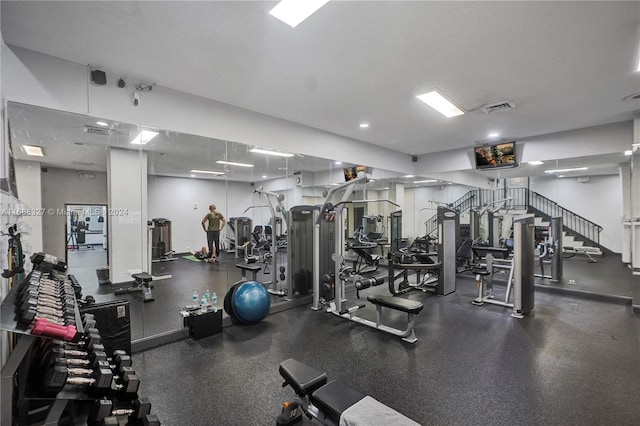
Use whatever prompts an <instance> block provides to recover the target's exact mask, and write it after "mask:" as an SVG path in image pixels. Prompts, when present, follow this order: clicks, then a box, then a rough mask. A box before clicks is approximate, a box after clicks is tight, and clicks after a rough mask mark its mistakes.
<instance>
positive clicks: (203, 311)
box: [200, 296, 207, 314]
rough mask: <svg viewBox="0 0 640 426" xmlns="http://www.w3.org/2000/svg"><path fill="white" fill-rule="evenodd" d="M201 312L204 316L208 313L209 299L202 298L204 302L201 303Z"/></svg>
mask: <svg viewBox="0 0 640 426" xmlns="http://www.w3.org/2000/svg"><path fill="white" fill-rule="evenodd" d="M200 312H202V313H203V314H204V313H205V312H207V298H206V297H204V296H202V300H201V301H200Z"/></svg>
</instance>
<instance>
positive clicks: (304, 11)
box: [269, 0, 329, 28]
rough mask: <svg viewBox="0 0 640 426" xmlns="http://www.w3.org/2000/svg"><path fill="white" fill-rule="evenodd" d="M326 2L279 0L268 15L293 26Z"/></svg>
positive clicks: (327, 0)
mask: <svg viewBox="0 0 640 426" xmlns="http://www.w3.org/2000/svg"><path fill="white" fill-rule="evenodd" d="M328 2H329V0H304V1H300V0H281V1H280V3H278V4H277V5H276V6H275V7H274V8H273V9H271V10H270V11H269V15H271V16H273V17H275V18H277V19H279V20H281V21H282V22H284V23H285V24H287V25H289V26H290V27H292V28H295V27H296V26H297V25H298V24H299V23H300V22H302V21H304V20H305V19H307V18H308V17H309V16H311V15H312V14H313V13H314V12H315V11H316V10H318V9H320V8H321V7H322V6H324V5H325V4H327V3H328Z"/></svg>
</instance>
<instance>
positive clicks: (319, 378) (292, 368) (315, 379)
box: [279, 358, 327, 396]
mask: <svg viewBox="0 0 640 426" xmlns="http://www.w3.org/2000/svg"><path fill="white" fill-rule="evenodd" d="M279 371H280V375H281V376H282V377H283V378H284V381H285V384H288V385H291V387H292V388H293V390H294V391H295V392H296V394H298V395H300V396H307V395H308V394H310V393H312V392H313V391H315V390H316V389H318V388H319V387H321V386H322V385H324V384H325V383H327V373H324V372H322V371H320V370H316V369H315V368H313V367H309V366H308V365H305V364H303V363H301V362H300V361H296V360H295V359H293V358H289V359H287V360H284V361H282V362H281V363H280V369H279ZM283 386H284V385H283Z"/></svg>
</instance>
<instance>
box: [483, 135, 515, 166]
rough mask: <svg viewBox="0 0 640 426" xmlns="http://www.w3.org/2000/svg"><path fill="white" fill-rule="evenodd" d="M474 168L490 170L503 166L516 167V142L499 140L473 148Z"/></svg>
mask: <svg viewBox="0 0 640 426" xmlns="http://www.w3.org/2000/svg"><path fill="white" fill-rule="evenodd" d="M475 157H476V169H477V170H491V169H498V168H503V167H516V166H517V165H518V163H517V161H516V143H515V142H501V143H498V144H495V145H484V146H480V147H476V148H475Z"/></svg>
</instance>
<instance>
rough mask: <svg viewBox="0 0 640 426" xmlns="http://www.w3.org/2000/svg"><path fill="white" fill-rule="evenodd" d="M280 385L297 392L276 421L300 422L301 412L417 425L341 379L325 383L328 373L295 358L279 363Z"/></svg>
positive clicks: (328, 418)
mask: <svg viewBox="0 0 640 426" xmlns="http://www.w3.org/2000/svg"><path fill="white" fill-rule="evenodd" d="M279 372H280V375H281V376H282V377H283V378H284V383H283V384H282V387H286V386H291V388H293V390H294V391H295V393H296V397H294V399H293V400H292V401H288V402H285V403H284V404H283V408H282V413H281V414H280V416H278V419H277V422H276V424H278V425H290V424H294V423H297V422H299V421H300V420H301V419H302V414H303V413H304V414H306V415H307V417H308V418H309V419H312V418H315V419H316V420H317V421H319V422H320V423H321V424H324V425H333V426H338V425H340V426H349V425H371V426H375V425H384V426H388V425H394V426H416V425H418V423H416V422H414V421H413V420H411V419H409V418H407V417H405V416H404V415H402V414H400V413H398V412H397V411H395V410H393V409H392V408H389V407H387V406H386V405H384V404H382V403H381V402H379V401H377V400H375V399H374V398H372V397H370V396H367V395H364V394H362V393H361V392H359V391H357V390H355V389H353V388H351V387H350V386H348V385H346V384H344V383H342V382H340V381H332V382H329V383H327V374H326V373H324V372H322V371H320V370H316V369H315V368H313V367H309V366H308V365H305V364H303V363H301V362H299V361H296V360H295V359H291V358H290V359H287V360H285V361H282V362H281V363H280V368H279Z"/></svg>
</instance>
